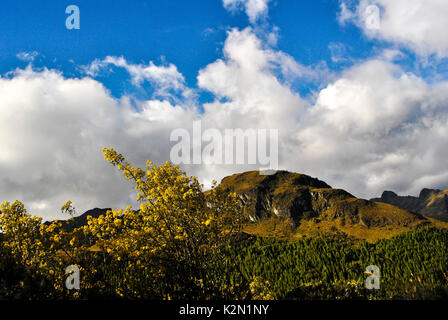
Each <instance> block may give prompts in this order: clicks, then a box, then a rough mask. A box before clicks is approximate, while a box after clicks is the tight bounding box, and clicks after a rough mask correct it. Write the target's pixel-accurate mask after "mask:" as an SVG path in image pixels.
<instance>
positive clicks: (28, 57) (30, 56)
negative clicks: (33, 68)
mask: <svg viewBox="0 0 448 320" xmlns="http://www.w3.org/2000/svg"><path fill="white" fill-rule="evenodd" d="M38 55H39V53H38V52H36V51H33V52H19V53H18V54H17V55H16V57H17V58H18V59H20V60H22V61H26V62H33V61H34V59H35V58H36V57H37V56H38Z"/></svg>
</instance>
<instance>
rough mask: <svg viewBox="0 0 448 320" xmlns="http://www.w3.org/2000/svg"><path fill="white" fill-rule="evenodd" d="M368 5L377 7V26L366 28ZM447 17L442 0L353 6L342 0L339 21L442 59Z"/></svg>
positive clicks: (447, 47) (365, 0)
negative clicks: (378, 11) (350, 23)
mask: <svg viewBox="0 0 448 320" xmlns="http://www.w3.org/2000/svg"><path fill="white" fill-rule="evenodd" d="M372 5H374V6H377V7H378V8H379V9H380V21H379V22H380V24H379V28H371V27H369V21H368V19H369V14H368V10H369V9H368V8H369V7H370V8H371V6H372ZM366 13H367V14H366ZM371 13H373V11H371ZM447 16H448V2H447V1H443V0H358V1H356V2H355V5H353V1H347V0H342V1H341V11H340V14H339V22H340V23H342V24H345V23H347V22H349V21H351V22H354V23H355V24H357V25H358V26H359V27H360V28H361V29H362V30H363V31H364V32H365V34H366V35H367V36H369V37H372V38H375V39H380V40H385V41H389V42H392V43H396V44H399V45H402V46H405V47H407V48H410V49H411V50H414V51H415V52H416V53H418V54H419V55H436V56H437V57H439V58H445V57H448V38H447V37H446V17H447Z"/></svg>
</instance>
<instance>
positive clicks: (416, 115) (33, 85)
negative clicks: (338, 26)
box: [0, 28, 448, 217]
mask: <svg viewBox="0 0 448 320" xmlns="http://www.w3.org/2000/svg"><path fill="white" fill-rule="evenodd" d="M399 54H400V53H399V52H398V51H387V52H383V53H381V54H380V55H379V56H378V58H376V59H371V60H368V61H364V62H362V63H358V64H356V65H355V66H353V67H351V68H349V69H347V70H345V71H344V72H343V73H342V74H341V75H340V76H339V77H338V78H337V79H334V80H333V81H332V82H331V83H329V84H328V85H325V87H324V88H323V89H322V90H320V91H319V92H318V93H317V94H316V99H315V100H312V101H307V100H304V99H303V98H302V97H301V96H300V95H299V94H298V93H297V92H296V91H295V90H294V89H293V87H292V86H291V81H293V80H292V79H295V80H297V79H299V80H301V81H310V79H319V77H320V75H319V72H317V71H315V70H313V69H312V68H309V67H306V66H303V65H301V64H300V63H298V62H297V61H295V60H294V59H293V58H292V57H291V56H289V55H287V54H286V53H284V52H281V51H278V50H274V49H272V48H271V47H269V46H268V45H267V44H266V43H264V42H263V41H262V40H261V39H260V38H259V37H257V36H256V35H255V33H254V31H253V29H251V28H247V29H244V30H237V29H233V30H231V31H229V33H228V36H227V39H226V41H225V44H224V51H223V57H222V59H218V60H216V61H215V62H213V63H211V64H209V65H207V66H205V67H204V68H203V69H202V70H200V72H199V74H198V86H199V89H203V90H207V91H209V92H210V93H211V94H212V95H213V96H214V97H215V99H214V101H212V102H210V103H206V104H204V105H203V106H202V107H203V112H200V111H198V110H199V109H200V108H196V107H192V106H191V104H190V102H191V100H189V99H188V98H184V99H179V101H178V103H174V102H173V101H172V99H169V98H166V97H160V98H159V99H156V98H152V99H150V100H146V101H135V105H136V107H131V103H130V102H129V99H128V98H127V97H123V98H122V99H119V100H117V99H114V98H112V97H111V95H110V93H109V92H108V90H107V89H106V88H105V87H104V86H103V85H102V84H101V83H99V82H98V81H96V80H94V79H92V78H89V77H86V78H82V79H70V78H65V77H63V75H62V74H61V73H60V72H57V71H54V70H46V69H45V70H43V71H36V70H33V69H32V68H31V67H28V68H26V69H24V70H20V69H19V70H16V71H14V72H12V73H11V74H10V75H9V76H7V77H0V109H1V110H0V111H1V117H0V151H1V152H0V177H1V178H0V195H1V199H0V200H14V199H20V200H22V201H24V202H25V204H26V205H27V206H28V207H29V208H32V209H33V210H34V211H33V212H34V213H38V214H41V215H45V216H46V217H54V216H55V215H56V213H57V212H58V211H59V206H60V205H61V204H62V203H63V202H65V201H66V200H67V199H71V200H73V201H74V203H75V206H76V207H77V208H78V209H79V212H83V211H84V210H87V209H90V208H93V207H122V206H124V205H125V204H129V203H131V204H132V203H133V202H132V201H131V198H132V188H131V185H130V184H128V183H127V182H126V181H125V180H124V179H123V178H122V177H121V176H120V175H119V174H118V173H117V172H116V170H115V169H114V168H112V167H111V166H110V165H109V164H108V163H106V161H105V160H104V159H103V157H102V154H101V148H102V147H103V146H111V147H114V148H116V149H117V150H118V151H120V152H121V153H123V154H125V155H126V157H127V158H128V159H129V160H130V161H131V162H133V163H135V165H137V166H140V167H141V166H144V163H145V161H146V160H148V159H151V160H154V161H155V162H156V163H162V162H165V161H166V160H168V159H169V154H170V149H171V146H172V144H170V142H169V138H170V134H171V132H172V130H174V129H177V128H185V129H187V130H189V131H190V130H191V127H192V123H193V120H194V119H201V120H202V124H203V129H204V130H205V129H206V128H216V129H218V130H224V129H236V128H241V129H247V128H253V129H257V128H262V129H279V142H280V145H279V153H280V168H282V169H287V170H290V171H296V172H302V173H305V174H310V175H313V176H317V177H319V178H321V179H323V180H325V181H327V182H328V183H330V184H331V185H333V186H334V187H342V188H345V189H347V190H348V191H350V192H352V193H354V194H355V195H358V196H364V197H371V196H375V195H378V194H380V193H381V192H382V191H383V190H384V189H394V190H396V191H398V192H403V193H413V194H416V193H418V191H419V190H420V189H421V188H423V187H437V186H446V185H447V184H448V180H447V179H448V169H447V167H446V164H445V163H444V161H443V159H446V158H447V157H448V151H446V150H448V149H447V148H446V144H447V137H448V103H447V101H448V83H447V82H439V83H435V84H431V85H430V84H428V83H426V82H425V80H423V79H422V78H419V77H418V76H416V75H414V74H412V73H406V72H404V71H403V70H402V69H401V68H400V67H399V66H397V65H396V64H394V63H393V60H394V57H396V56H397V55H399ZM95 63H96V64H95ZM95 63H94V64H92V65H91V67H92V69H91V71H92V72H95V71H96V72H98V71H99V70H100V68H103V67H104V65H105V64H107V65H109V64H110V65H113V66H118V67H123V68H125V70H127V71H128V72H129V73H130V75H131V77H132V78H133V79H134V80H135V83H136V84H139V83H141V81H148V82H149V83H150V84H151V85H153V86H155V87H156V88H167V89H166V90H165V89H164V90H165V91H167V90H168V91H169V90H173V88H174V89H175V90H177V89H176V88H179V89H178V90H180V91H181V92H184V91H188V90H191V89H189V88H187V87H186V85H185V83H184V80H183V76H182V75H181V74H180V72H179V71H178V70H177V68H176V67H175V66H172V65H169V66H162V67H157V66H155V65H154V64H152V63H149V64H148V65H133V64H130V63H128V62H127V61H126V60H125V59H123V58H114V57H109V58H106V59H105V62H101V61H96V62H95ZM95 65H97V66H98V67H97V68H96V67H95ZM183 168H184V169H185V170H187V172H188V173H189V174H194V175H198V176H199V177H200V179H201V181H202V182H204V183H205V184H208V183H209V181H211V180H212V179H213V178H216V179H220V178H222V177H224V176H226V175H229V174H232V173H235V172H241V171H244V170H248V169H256V168H258V166H249V165H247V166H206V165H202V166H183Z"/></svg>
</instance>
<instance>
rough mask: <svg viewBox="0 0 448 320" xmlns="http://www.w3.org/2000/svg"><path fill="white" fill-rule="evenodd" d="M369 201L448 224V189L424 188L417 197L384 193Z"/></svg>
mask: <svg viewBox="0 0 448 320" xmlns="http://www.w3.org/2000/svg"><path fill="white" fill-rule="evenodd" d="M370 200H371V201H375V202H383V203H388V204H392V205H394V206H397V207H399V208H402V209H405V210H408V211H411V212H415V213H420V214H423V215H426V216H429V217H432V218H435V219H438V220H441V221H445V222H448V189H446V190H440V189H428V188H424V189H422V191H421V192H420V194H419V196H418V197H414V196H399V195H397V194H396V193H395V192H393V191H384V192H383V194H382V195H381V197H380V198H373V199H370Z"/></svg>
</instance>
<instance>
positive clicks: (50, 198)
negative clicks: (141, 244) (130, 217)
mask: <svg viewBox="0 0 448 320" xmlns="http://www.w3.org/2000/svg"><path fill="white" fill-rule="evenodd" d="M0 106H1V107H0V108H1V117H0V137H1V138H0V150H1V152H0V177H2V178H0V194H1V200H2V201H5V200H9V201H13V200H15V199H19V200H22V201H24V202H25V204H26V205H27V206H28V208H29V209H32V210H33V213H36V214H40V215H43V216H46V217H53V218H54V217H56V216H57V215H58V212H60V210H59V207H60V205H61V204H62V203H63V202H65V201H66V200H67V199H71V200H73V202H74V203H75V205H76V207H77V208H78V210H79V212H80V213H82V212H84V211H85V210H87V209H91V208H93V207H118V206H123V205H124V204H125V203H132V201H130V199H129V195H130V193H131V191H132V187H131V186H130V185H129V184H128V183H127V182H126V181H125V180H124V179H123V178H122V177H120V176H119V175H118V174H117V173H116V172H115V171H116V170H115V169H114V168H112V166H110V165H109V164H108V163H106V161H105V160H104V158H103V157H102V153H101V149H102V147H104V146H110V147H114V148H116V149H117V150H120V151H122V152H123V153H125V154H127V155H128V156H129V157H130V159H131V160H133V161H134V162H136V164H138V165H140V166H142V165H144V159H154V160H155V161H156V162H159V163H161V162H162V161H165V160H166V158H164V157H163V155H164V154H166V153H167V152H168V149H169V145H168V144H169V133H170V131H171V130H172V129H173V128H176V127H179V126H181V124H182V123H183V121H188V119H189V118H191V114H193V111H191V110H189V109H188V108H183V107H181V106H176V107H173V106H171V105H170V104H169V103H167V102H160V101H158V100H150V101H145V102H142V103H141V105H140V106H139V107H140V108H139V109H138V110H136V109H134V108H132V107H131V106H130V104H129V102H128V101H127V99H126V98H123V99H122V100H116V99H113V98H112V97H111V96H110V94H109V92H108V91H107V90H106V88H104V87H103V85H102V84H101V83H99V82H97V81H95V80H93V79H91V78H83V79H67V78H64V77H63V76H62V74H61V73H59V72H57V71H53V70H43V71H40V72H39V71H34V70H32V69H31V68H30V67H28V68H27V69H25V70H17V71H15V72H14V74H13V75H11V76H10V77H2V78H0ZM173 115H174V116H173ZM164 137H165V140H164Z"/></svg>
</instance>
